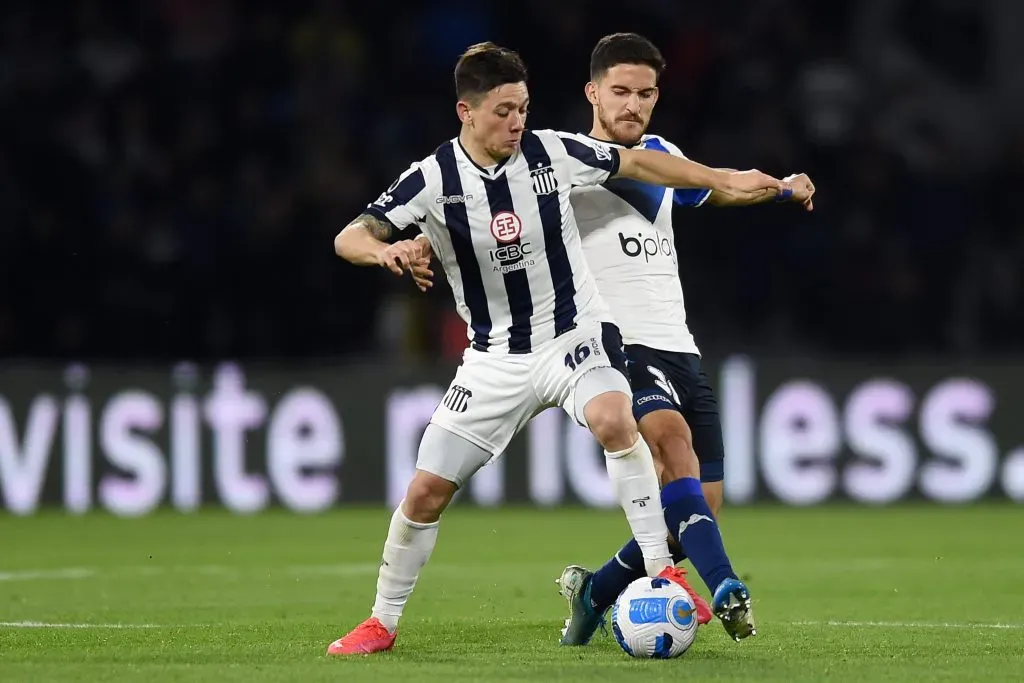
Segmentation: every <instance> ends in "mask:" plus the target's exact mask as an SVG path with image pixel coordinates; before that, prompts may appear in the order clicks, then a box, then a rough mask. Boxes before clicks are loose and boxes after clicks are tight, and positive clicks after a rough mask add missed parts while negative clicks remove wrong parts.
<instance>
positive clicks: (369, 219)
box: [352, 213, 391, 242]
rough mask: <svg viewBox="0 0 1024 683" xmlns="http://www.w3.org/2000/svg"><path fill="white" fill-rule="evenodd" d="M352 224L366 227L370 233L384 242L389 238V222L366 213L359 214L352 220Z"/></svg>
mask: <svg viewBox="0 0 1024 683" xmlns="http://www.w3.org/2000/svg"><path fill="white" fill-rule="evenodd" d="M352 225H359V226H362V227H364V228H366V230H367V231H368V232H369V233H370V234H371V235H373V236H374V237H375V238H376V239H379V240H380V241H381V242H386V241H388V240H389V239H390V238H391V224H390V223H388V222H387V221H382V220H381V219H379V218H377V217H376V216H372V215H370V214H368V213H364V214H360V215H359V217H358V218H356V219H355V220H354V221H352Z"/></svg>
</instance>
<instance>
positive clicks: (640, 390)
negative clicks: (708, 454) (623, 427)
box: [626, 344, 699, 482]
mask: <svg viewBox="0 0 1024 683" xmlns="http://www.w3.org/2000/svg"><path fill="white" fill-rule="evenodd" d="M685 356H686V354H681V353H673V352H668V351H661V350H658V349H653V348H650V347H647V346H643V345H639V344H630V345H629V346H627V347H626V357H627V359H628V360H629V381H630V386H631V387H632V391H633V416H634V417H635V418H636V421H637V424H638V425H639V426H640V433H641V434H642V435H643V437H644V440H645V441H646V442H647V443H648V444H649V445H650V447H651V451H652V452H653V454H654V457H655V459H656V461H657V462H658V463H659V464H660V475H659V476H660V478H661V480H662V481H663V482H666V481H672V480H673V479H678V478H681V477H697V476H699V467H698V463H697V457H696V456H695V455H694V446H693V437H692V434H691V431H690V427H689V425H687V423H686V420H685V419H684V417H683V408H684V406H686V405H687V404H688V403H689V400H690V397H691V391H692V388H693V385H694V382H693V381H692V377H690V376H689V375H688V374H687V372H686V358H685Z"/></svg>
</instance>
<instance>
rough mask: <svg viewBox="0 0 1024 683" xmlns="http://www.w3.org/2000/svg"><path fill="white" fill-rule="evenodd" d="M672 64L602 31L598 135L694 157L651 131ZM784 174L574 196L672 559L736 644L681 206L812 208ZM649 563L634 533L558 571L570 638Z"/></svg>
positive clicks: (615, 187)
mask: <svg viewBox="0 0 1024 683" xmlns="http://www.w3.org/2000/svg"><path fill="white" fill-rule="evenodd" d="M664 67H665V62H664V60H663V59H662V56H661V54H660V52H659V51H658V49H657V48H656V47H655V46H654V45H653V44H651V43H650V41H648V40H647V39H646V38H643V37H642V36H639V35H636V34H634V33H617V34H613V35H609V36H606V37H604V38H602V39H601V40H600V41H599V42H598V43H597V46H596V47H595V48H594V51H593V53H592V55H591V61H590V82H588V83H587V86H586V95H587V99H588V100H589V101H590V103H591V105H592V106H593V124H592V128H591V131H590V135H589V137H590V138H591V139H593V140H595V141H600V142H601V143H603V144H607V145H609V146H611V147H612V148H613V149H617V150H619V151H620V154H621V153H622V151H623V150H635V149H647V150H657V151H658V152H659V153H661V154H663V155H664V156H671V157H673V158H679V159H683V158H685V157H684V156H683V154H682V152H680V151H679V148H678V147H676V146H675V145H673V144H672V143H671V142H669V141H668V140H666V139H664V138H662V137H660V136H658V135H648V134H646V131H647V126H648V124H649V122H650V119H651V113H652V111H653V109H654V105H655V103H656V102H657V100H658V77H659V76H660V75H661V72H662V70H663V69H664ZM785 180H786V181H787V182H789V183H790V184H791V187H792V191H791V192H789V191H787V192H786V193H785V194H783V195H782V196H780V197H769V196H768V195H762V196H752V197H751V196H748V197H737V196H730V195H724V194H721V193H719V192H717V191H714V190H713V189H710V188H701V189H677V190H675V191H673V190H666V189H665V188H663V187H658V186H656V185H654V184H651V183H648V182H643V181H640V182H638V181H636V180H632V179H628V178H613V179H611V180H609V181H607V182H605V183H603V184H602V185H594V186H587V187H582V186H581V187H578V188H575V189H574V190H573V191H572V195H571V202H572V207H573V211H574V213H575V214H576V221H577V224H578V225H579V228H580V234H581V237H582V243H583V251H584V254H585V255H586V259H587V263H588V264H589V266H590V268H591V270H592V272H593V273H594V277H595V278H596V280H597V284H598V289H599V291H600V292H601V294H602V295H603V296H604V298H605V300H606V301H607V302H608V305H609V307H610V308H611V311H612V315H613V316H614V318H615V319H616V322H617V323H618V325H619V327H620V329H621V331H622V337H623V340H624V342H625V352H626V359H627V364H628V368H629V375H630V383H631V385H632V388H633V415H634V416H635V418H636V420H637V422H638V425H639V429H640V433H641V435H642V436H643V438H644V440H645V441H646V442H647V443H648V444H649V445H650V447H651V450H652V452H653V455H654V459H655V463H656V465H657V467H658V470H659V476H660V479H661V482H662V492H661V502H662V505H663V506H664V508H665V519H666V523H667V525H668V527H669V529H670V530H671V532H672V533H673V536H674V537H675V539H676V540H677V542H678V544H679V545H678V546H676V547H675V550H674V553H673V560H674V561H675V562H679V561H681V560H682V559H683V558H684V557H686V556H687V555H689V557H690V560H691V562H693V564H694V566H695V567H696V569H697V571H698V573H699V574H700V575H701V578H703V580H704V582H705V583H706V584H707V586H708V588H709V590H710V591H711V593H712V596H713V597H712V606H711V608H709V606H708V604H707V603H706V602H705V601H704V600H703V599H702V598H701V597H700V596H699V595H698V594H697V593H696V592H695V591H694V590H693V589H692V588H691V587H690V585H689V584H688V583H687V582H686V580H685V579H682V581H681V583H682V584H683V585H684V587H685V588H686V589H687V591H688V592H689V593H690V594H691V596H693V597H694V600H695V602H697V608H698V619H699V621H700V622H701V623H707V622H708V621H710V620H711V618H712V612H714V613H715V614H717V615H718V616H719V617H720V618H721V620H722V624H723V626H724V627H725V630H726V631H727V632H728V633H729V635H730V636H732V637H733V638H734V639H736V640H740V639H741V638H745V637H747V636H750V635H754V633H755V627H754V620H753V615H752V612H751V607H750V596H749V593H748V592H747V588H746V586H745V585H743V583H742V582H741V581H739V580H738V579H737V578H736V576H735V574H733V572H732V568H731V567H730V565H729V560H728V557H727V556H726V553H725V549H724V544H723V543H722V539H721V535H720V533H719V530H718V527H717V522H716V518H717V515H718V511H719V508H720V506H721V504H722V479H723V475H724V468H723V458H724V449H723V445H722V426H721V422H720V419H719V415H718V405H717V402H716V401H715V396H714V394H713V393H712V390H711V385H710V383H709V382H708V378H707V376H706V375H705V374H704V372H703V371H702V370H701V367H700V351H699V350H698V348H697V345H696V343H695V341H694V338H693V334H692V333H691V332H690V329H689V327H688V326H687V323H686V309H685V307H684V305H683V289H682V284H681V282H680V279H679V264H678V261H677V258H676V251H675V240H674V234H673V225H672V207H673V205H674V204H675V205H681V206H686V207H697V206H701V205H703V204H712V205H716V206H736V205H745V204H754V203H758V202H762V201H766V200H770V199H783V200H786V201H795V202H798V203H801V204H804V205H805V207H806V208H807V209H811V208H812V203H811V197H812V195H813V194H814V187H813V185H811V183H810V180H809V179H808V178H807V176H806V175H799V176H790V177H788V178H786V179H785ZM684 553H685V554H684ZM642 569H643V566H642V563H640V561H639V555H638V552H637V548H636V543H635V541H632V540H631V541H630V542H629V543H627V544H626V546H625V547H623V548H622V549H621V550H620V551H619V552H618V553H616V554H615V556H614V557H612V558H611V559H610V560H609V561H608V563H607V564H605V565H604V566H603V567H602V568H601V569H599V570H598V571H597V572H596V573H591V572H590V571H589V570H587V569H585V568H583V567H580V566H577V565H570V566H569V567H566V568H565V570H564V571H563V573H562V576H561V577H560V578H559V579H558V583H559V586H560V589H561V592H562V595H563V596H565V597H566V598H567V599H568V600H569V605H570V617H569V619H568V620H567V621H566V628H565V630H564V631H563V634H562V644H564V645H583V644H586V643H587V642H588V641H589V640H590V638H591V636H592V635H593V633H594V632H595V630H596V629H597V627H598V626H599V625H600V624H601V623H602V620H603V614H604V612H605V611H606V610H607V609H608V607H610V606H611V604H612V603H613V602H614V600H615V598H616V597H617V596H618V594H619V593H620V592H621V591H622V589H624V588H625V587H626V586H627V585H629V583H630V582H631V581H633V580H635V579H636V578H639V577H641V576H643V572H642Z"/></svg>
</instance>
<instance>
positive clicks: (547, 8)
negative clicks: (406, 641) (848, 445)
mask: <svg viewBox="0 0 1024 683" xmlns="http://www.w3.org/2000/svg"><path fill="white" fill-rule="evenodd" d="M1022 8H1024V3H1019V2H1016V1H1015V0H989V1H986V0H862V1H860V2H856V1H853V0H832V1H830V2H797V1H795V0H749V1H741V0H725V1H723V2H715V3H707V2H690V1H689V0H631V2H629V3H627V4H622V3H602V2H575V1H563V0H521V1H520V2H507V3H506V2H471V3H470V2H457V1H453V0H438V1H437V2H429V3H428V2H423V3H402V2H397V3H365V2H343V1H340V0H333V1H329V0H324V1H321V2H303V1H289V2H276V1H275V2H269V1H261V2H256V1H246V2H242V1H241V0H238V1H236V2H228V1H226V0H152V1H151V2H137V3H129V2H113V1H112V2H99V1H90V0H82V1H79V2H68V3H49V2H25V1H21V0H9V1H7V2H4V3H3V5H2V7H0V31H2V35H0V221H2V227H0V284H2V286H3V291H4V295H3V296H2V297H0V357H8V358H10V357H40V358H104V357H106V358H117V359H133V358H134V359H177V358H193V359H198V360H204V359H215V358H223V357H227V356H233V357H241V358H261V357H273V358H280V357H295V358H299V357H323V356H332V357H345V358H352V359H359V358H369V357H377V356H382V355H386V356H388V357H393V358H401V359H419V360H429V359H433V358H437V357H441V356H443V357H449V358H450V357H455V356H457V354H458V352H459V351H460V350H461V349H462V348H463V346H464V345H465V330H464V326H463V324H462V323H461V321H459V320H458V319H457V318H455V315H454V307H453V306H452V303H451V299H450V293H449V292H448V291H447V290H446V288H445V287H443V286H440V287H437V288H435V291H433V292H432V293H431V294H429V295H427V296H424V295H421V294H419V292H418V291H417V290H415V288H413V287H412V285H411V283H410V282H409V281H408V280H398V279H396V278H393V277H391V276H389V275H387V274H386V273H384V272H383V271H374V270H371V269H357V268H354V267H351V266H349V265H348V264H345V263H343V262H342V261H341V260H340V259H338V258H337V257H335V256H334V254H333V249H332V239H333V237H334V235H335V234H336V233H337V232H338V230H340V229H341V228H342V227H343V226H344V225H345V224H346V223H347V222H348V221H349V220H351V219H352V218H353V217H354V216H356V215H357V214H358V213H359V212H360V210H361V209H362V208H363V207H364V206H365V205H366V204H367V203H368V202H370V201H372V200H373V199H374V198H375V197H376V196H377V195H378V194H379V193H380V192H381V191H382V190H383V189H384V188H386V187H387V186H388V185H389V184H390V183H391V181H392V180H393V179H394V178H395V177H396V176H397V175H398V173H400V172H401V171H402V170H404V169H405V168H406V167H407V165H408V164H409V163H410V162H411V161H413V160H416V159H420V158H422V157H424V156H426V155H427V154H429V153H431V152H432V151H433V149H434V148H435V147H436V146H437V144H438V143H440V142H441V141H442V140H445V139H448V138H450V137H453V136H454V135H456V134H457V130H458V122H457V119H456V117H455V114H454V92H453V86H452V79H451V72H452V68H453V65H454V61H455V58H456V57H457V55H458V54H459V53H460V52H461V51H462V50H463V49H464V48H465V47H466V46H467V45H469V44H471V43H473V42H477V41H479V40H484V39H491V40H494V41H496V42H499V43H501V44H503V45H507V46H509V47H513V48H516V49H518V50H519V51H520V52H521V53H522V54H523V56H524V58H525V59H526V61H527V64H528V66H529V68H530V72H531V82H530V86H531V91H532V94H533V98H534V101H533V105H532V107H531V115H530V117H531V118H530V122H529V123H530V125H531V127H534V128H560V129H564V130H571V131H586V130H588V129H589V126H590V110H589V105H587V103H586V101H585V99H584V97H583V85H584V83H585V82H586V80H587V75H588V74H587V71H588V68H587V65H588V60H589V55H590V50H591V48H592V47H593V44H594V43H595V42H596V40H597V39H598V38H600V36H602V35H604V34H605V33H609V32H614V31H623V30H632V31H637V32H640V33H642V34H644V35H646V36H648V37H649V38H651V39H652V40H653V41H655V42H656V44H658V45H659V46H660V47H661V49H662V51H663V52H664V54H665V57H666V58H667V60H668V62H669V68H668V71H667V72H666V74H665V76H664V79H663V81H662V95H661V100H660V102H659V104H658V107H657V110H656V112H655V116H654V122H653V126H652V131H654V132H657V133H660V134H662V135H665V136H666V137H668V138H669V139H671V140H673V141H674V142H676V143H677V144H678V145H679V146H680V147H682V149H683V150H684V151H685V152H686V153H687V154H688V155H689V156H690V157H692V158H694V159H697V160H699V161H702V162H704V163H707V164H711V165H716V166H730V167H738V168H748V167H756V168H760V169H762V170H764V171H767V172H770V173H773V174H775V175H778V176H782V175H785V174H788V173H791V172H797V171H803V172H807V173H809V174H810V175H811V177H812V179H814V181H815V184H816V186H817V188H818V196H817V197H816V200H815V207H816V210H815V211H814V212H813V213H812V214H805V213H803V212H801V211H800V210H799V209H798V208H797V207H795V206H775V205H768V206H762V207H754V208H747V209H728V210H726V209H714V208H702V209H697V210H692V209H691V210H681V211H680V214H679V216H678V219H677V221H678V222H677V232H678V235H677V247H678V249H679V254H680V263H681V269H682V274H683V278H684V286H685V291H686V295H687V298H688V310H689V318H690V321H691V326H692V328H693V330H694V331H695V334H696V336H697V340H698V343H700V344H701V345H702V347H703V348H704V349H705V350H706V352H708V353H709V354H716V355H717V354H723V353H726V352H733V351H741V350H757V351H761V352H766V353H771V352H775V351H779V352H786V353H794V352H795V353H802V354H803V353H805V354H812V355H823V356H833V355H841V354H851V353H852V354H871V355H873V356H880V357H899V356H902V355H904V354H908V353H926V354H942V355H943V356H944V357H950V358H952V357H970V356H978V355H982V354H996V353H1001V352H1009V351H1018V352H1019V351H1021V350H1022V349H1024V215H1022V211H1021V208H1020V204H1019V200H1018V197H1017V194H1018V192H1020V189H1021V188H1022V187H1024V68H1021V66H1022V65H1024V41H1022V40H1021V36H1020V31H1019V29H1020V27H1021V26H1024V9H1022Z"/></svg>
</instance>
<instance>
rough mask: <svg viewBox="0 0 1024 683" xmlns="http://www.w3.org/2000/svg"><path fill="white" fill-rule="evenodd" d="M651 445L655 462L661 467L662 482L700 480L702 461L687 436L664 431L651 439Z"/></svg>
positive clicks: (673, 431) (677, 432) (678, 432)
mask: <svg viewBox="0 0 1024 683" xmlns="http://www.w3.org/2000/svg"><path fill="white" fill-rule="evenodd" d="M649 445H650V447H651V453H652V455H653V456H654V459H655V461H656V462H658V463H659V464H660V465H661V470H660V472H661V477H660V478H661V481H662V482H668V481H675V480H676V479H684V478H688V477H692V478H694V479H698V478H700V461H699V460H697V453H696V452H695V451H694V450H693V443H692V442H691V440H690V439H689V437H688V435H687V434H685V433H683V432H680V431H676V430H669V431H664V432H661V433H660V434H657V435H655V436H654V438H653V439H650V440H649Z"/></svg>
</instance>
